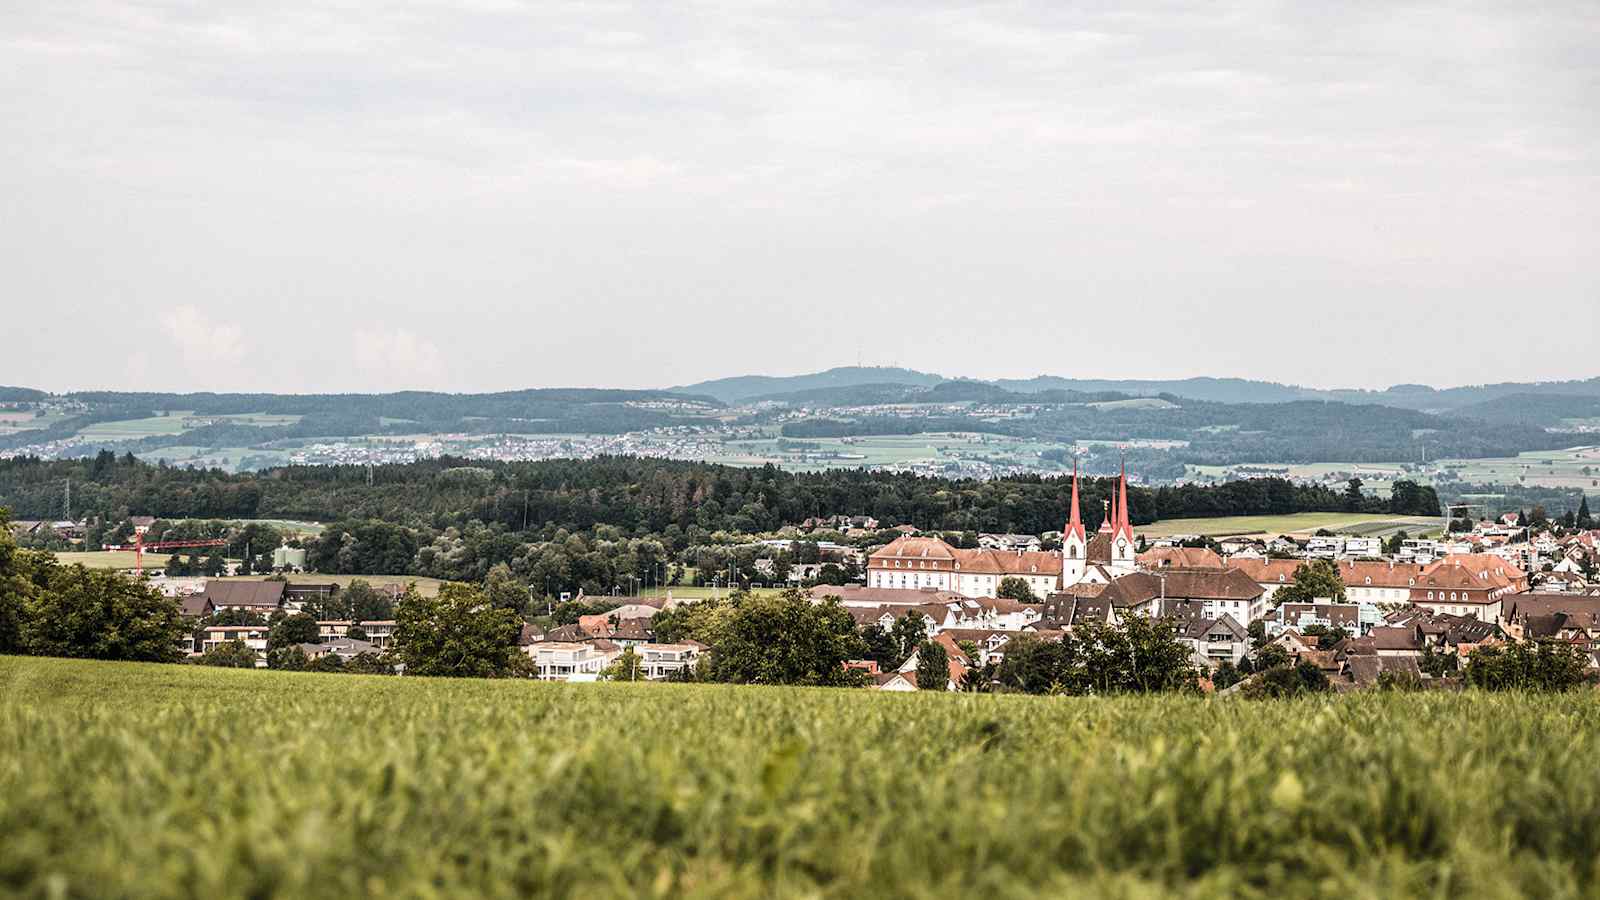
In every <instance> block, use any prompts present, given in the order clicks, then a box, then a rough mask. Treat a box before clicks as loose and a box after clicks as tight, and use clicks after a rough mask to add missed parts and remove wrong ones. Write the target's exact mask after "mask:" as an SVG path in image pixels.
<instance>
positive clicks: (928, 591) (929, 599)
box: [809, 584, 967, 606]
mask: <svg viewBox="0 0 1600 900" xmlns="http://www.w3.org/2000/svg"><path fill="white" fill-rule="evenodd" d="M809 593H810V595H811V599H813V600H822V599H825V598H827V597H838V598H839V600H840V602H842V603H843V604H844V605H845V606H921V605H923V604H926V603H956V602H960V601H963V600H966V599H967V597H966V596H965V595H963V594H959V593H956V592H955V591H940V590H935V589H933V588H869V587H862V586H861V585H858V584H837V585H836V584H819V585H817V586H816V587H814V588H812V589H811V590H810V591H809Z"/></svg>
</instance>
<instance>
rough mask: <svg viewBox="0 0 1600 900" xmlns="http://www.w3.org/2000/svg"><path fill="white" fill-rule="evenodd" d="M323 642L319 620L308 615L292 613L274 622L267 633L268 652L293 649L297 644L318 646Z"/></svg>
mask: <svg viewBox="0 0 1600 900" xmlns="http://www.w3.org/2000/svg"><path fill="white" fill-rule="evenodd" d="M321 641H322V632H321V630H320V629H319V628H318V627H317V620H316V619H314V618H312V617H311V616H309V615H307V614H306V613H292V614H290V615H287V616H284V617H283V618H281V619H279V620H278V621H276V622H274V623H273V625H272V629H271V630H270V631H268V632H267V651H268V652H269V653H270V652H271V651H273V650H279V649H282V648H285V647H293V646H295V645H297V644H316V643H320V642H321Z"/></svg>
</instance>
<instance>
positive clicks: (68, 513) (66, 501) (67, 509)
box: [61, 478, 72, 522]
mask: <svg viewBox="0 0 1600 900" xmlns="http://www.w3.org/2000/svg"><path fill="white" fill-rule="evenodd" d="M61 518H62V519H63V520H64V521H67V522H71V521H72V479H71V478H68V479H67V494H66V496H65V497H64V498H62V501H61Z"/></svg>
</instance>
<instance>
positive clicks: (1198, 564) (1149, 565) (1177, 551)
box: [1136, 547, 1227, 569]
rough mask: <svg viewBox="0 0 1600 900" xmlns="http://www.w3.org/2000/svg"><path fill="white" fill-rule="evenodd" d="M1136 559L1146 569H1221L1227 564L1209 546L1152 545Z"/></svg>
mask: <svg viewBox="0 0 1600 900" xmlns="http://www.w3.org/2000/svg"><path fill="white" fill-rule="evenodd" d="M1136 560H1137V562H1138V563H1139V565H1140V566H1142V567H1144V568H1146V569H1221V568H1225V567H1226V565H1227V564H1226V563H1224V562H1223V561H1222V557H1220V556H1218V555H1217V553H1216V551H1215V550H1212V549H1210V548H1208V547H1152V548H1150V549H1149V550H1146V551H1145V552H1143V553H1141V554H1139V555H1138V557H1136Z"/></svg>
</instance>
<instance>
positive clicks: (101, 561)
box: [56, 548, 205, 569]
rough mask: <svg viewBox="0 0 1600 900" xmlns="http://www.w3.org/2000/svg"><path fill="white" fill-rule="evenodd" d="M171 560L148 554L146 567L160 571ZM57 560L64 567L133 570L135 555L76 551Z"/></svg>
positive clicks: (146, 555)
mask: <svg viewBox="0 0 1600 900" xmlns="http://www.w3.org/2000/svg"><path fill="white" fill-rule="evenodd" d="M195 552H196V553H202V554H203V553H205V548H200V549H197V550H196V551H195ZM169 559H171V557H170V556H168V555H167V554H165V553H146V554H145V555H144V565H145V568H147V569H159V568H161V567H162V566H164V565H166V564H167V561H168V560H169ZM56 560H57V561H58V562H60V563H61V564H62V565H64V566H83V567H84V568H85V569H131V568H133V564H134V562H135V560H134V553H133V551H132V550H92V551H90V550H74V551H71V552H63V553H57V554H56Z"/></svg>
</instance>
